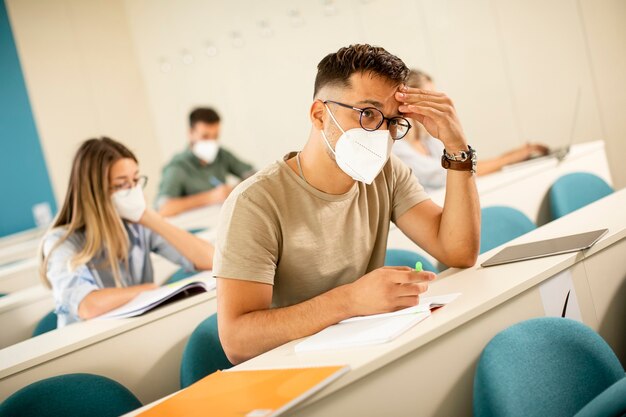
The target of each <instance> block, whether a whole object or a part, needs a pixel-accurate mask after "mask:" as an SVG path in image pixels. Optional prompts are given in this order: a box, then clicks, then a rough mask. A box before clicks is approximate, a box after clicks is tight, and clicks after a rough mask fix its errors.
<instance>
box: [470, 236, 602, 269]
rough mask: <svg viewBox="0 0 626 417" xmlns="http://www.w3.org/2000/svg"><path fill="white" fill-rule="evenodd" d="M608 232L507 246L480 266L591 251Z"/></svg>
mask: <svg viewBox="0 0 626 417" xmlns="http://www.w3.org/2000/svg"><path fill="white" fill-rule="evenodd" d="M606 232H608V229H600V230H594V231H592V232H586V233H579V234H576V235H569V236H563V237H557V238H556V239H547V240H540V241H537V242H531V243H524V244H522V245H514V246H507V247H506V248H504V249H502V250H501V251H500V252H498V253H497V254H495V255H494V256H492V257H491V258H489V259H487V260H486V261H485V262H483V263H482V264H480V266H484V267H485V266H494V265H501V264H508V263H511V262H517V261H525V260H528V259H536V258H543V257H544V256H551V255H559V254H562V253H568V252H576V251H579V250H583V249H589V248H590V247H591V246H592V245H593V244H595V243H596V242H597V241H598V240H600V238H601V237H602V236H604V235H605V234H606Z"/></svg>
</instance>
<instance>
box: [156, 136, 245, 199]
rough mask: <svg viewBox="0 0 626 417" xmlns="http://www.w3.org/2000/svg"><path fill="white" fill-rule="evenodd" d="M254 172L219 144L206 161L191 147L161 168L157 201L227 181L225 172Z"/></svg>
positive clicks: (184, 194)
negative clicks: (212, 155)
mask: <svg viewBox="0 0 626 417" xmlns="http://www.w3.org/2000/svg"><path fill="white" fill-rule="evenodd" d="M253 173H254V169H253V168H252V165H250V164H247V163H245V162H243V161H241V160H239V159H237V157H236V156H235V155H233V154H232V153H231V152H229V151H228V150H226V149H224V148H221V147H220V150H219V151H218V153H217V156H216V157H215V160H214V161H213V162H212V163H210V164H205V163H203V162H201V161H200V159H199V158H198V157H197V156H195V155H194V154H193V152H192V151H191V149H187V150H185V151H184V152H181V153H179V154H178V155H176V156H174V158H172V160H171V161H170V162H169V163H168V164H167V165H166V166H165V168H163V174H162V176H161V184H160V185H159V196H158V198H157V205H160V204H161V203H162V202H163V201H164V200H165V199H167V198H177V197H186V196H189V195H193V194H198V193H201V192H204V191H209V190H211V189H213V188H215V187H217V186H219V185H221V184H224V183H225V182H226V175H227V174H233V175H235V176H237V177H239V178H241V179H245V178H247V177H249V176H250V175H252V174H253Z"/></svg>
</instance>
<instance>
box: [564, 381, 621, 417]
mask: <svg viewBox="0 0 626 417" xmlns="http://www.w3.org/2000/svg"><path fill="white" fill-rule="evenodd" d="M624 414H626V377H624V378H622V379H620V380H619V381H617V382H616V383H615V384H613V385H611V386H610V387H608V388H607V389H605V390H604V391H603V392H602V394H600V395H598V396H597V397H596V398H594V399H593V400H592V401H591V402H590V403H589V404H587V405H586V406H584V407H583V409H582V410H580V411H579V412H577V413H576V415H575V416H574V417H612V416H623V415H624Z"/></svg>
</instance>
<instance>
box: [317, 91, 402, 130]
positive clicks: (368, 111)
mask: <svg viewBox="0 0 626 417" xmlns="http://www.w3.org/2000/svg"><path fill="white" fill-rule="evenodd" d="M323 103H324V104H326V103H333V104H337V105H338V106H342V107H345V108H347V109H352V110H355V111H358V112H359V113H360V115H359V124H360V125H361V127H362V128H363V129H365V130H367V131H370V132H372V131H374V130H378V129H379V128H380V127H381V126H382V125H383V123H384V122H385V121H386V122H387V126H388V128H389V134H390V135H391V139H393V140H400V139H402V138H403V137H405V136H406V134H407V133H408V132H409V129H411V123H409V121H408V120H407V119H405V118H404V117H400V116H396V117H385V115H384V114H383V112H382V111H380V110H378V109H377V108H376V107H365V108H363V109H362V108H359V107H354V106H351V105H349V104H344V103H340V102H338V101H333V100H326V101H324V102H323Z"/></svg>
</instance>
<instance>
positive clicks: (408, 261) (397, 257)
mask: <svg viewBox="0 0 626 417" xmlns="http://www.w3.org/2000/svg"><path fill="white" fill-rule="evenodd" d="M417 262H421V263H422V268H423V269H424V271H431V272H434V273H439V270H438V269H437V268H435V267H434V266H433V264H431V263H430V262H429V261H428V260H427V259H426V258H424V257H423V256H422V255H419V254H417V253H415V252H411V251H410V250H404V249H387V253H386V255H385V266H409V267H411V268H415V264H416V263H417Z"/></svg>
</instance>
